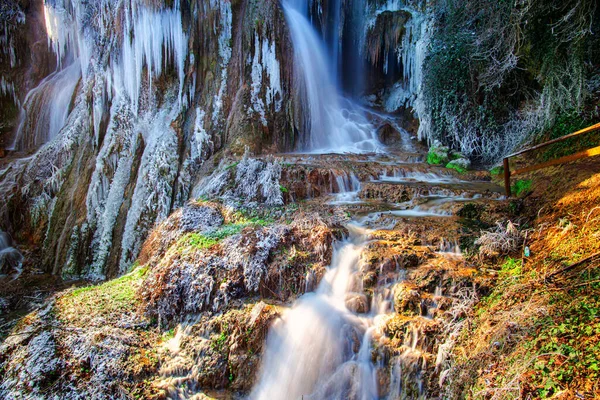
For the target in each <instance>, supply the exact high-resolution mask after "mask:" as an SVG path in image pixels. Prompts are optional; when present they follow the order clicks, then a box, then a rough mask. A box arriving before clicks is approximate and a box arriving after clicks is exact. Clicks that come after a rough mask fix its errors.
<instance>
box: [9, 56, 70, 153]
mask: <svg viewBox="0 0 600 400" xmlns="http://www.w3.org/2000/svg"><path fill="white" fill-rule="evenodd" d="M80 77H81V68H80V65H79V62H74V63H73V64H71V65H70V66H68V67H66V68H65V69H63V70H61V71H58V72H55V73H53V74H51V75H50V76H48V77H47V78H46V79H44V80H43V81H42V82H41V83H40V84H39V85H38V86H37V87H36V88H35V89H33V90H31V91H30V92H29V93H28V94H27V97H26V98H25V103H24V105H23V109H22V111H21V117H20V122H19V127H18V129H17V135H16V137H15V141H14V143H13V145H12V147H11V150H17V151H28V150H33V149H36V148H38V147H40V146H41V145H43V144H44V143H47V142H49V141H51V140H52V139H54V138H55V137H56V136H57V135H58V133H59V132H60V130H61V129H62V128H63V127H64V126H65V123H66V122H67V117H68V116H69V112H70V105H71V102H72V100H73V93H74V91H75V88H76V86H77V83H78V82H79V78H80Z"/></svg>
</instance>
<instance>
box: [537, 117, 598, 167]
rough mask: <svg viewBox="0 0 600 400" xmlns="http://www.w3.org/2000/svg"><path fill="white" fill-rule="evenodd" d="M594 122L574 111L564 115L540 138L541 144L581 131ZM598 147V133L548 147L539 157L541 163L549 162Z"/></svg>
mask: <svg viewBox="0 0 600 400" xmlns="http://www.w3.org/2000/svg"><path fill="white" fill-rule="evenodd" d="M595 122H596V120H595V119H594V118H593V117H588V116H585V115H584V116H582V115H581V114H580V113H577V112H576V111H572V112H568V113H564V114H562V115H560V116H559V117H558V118H557V121H556V123H555V124H554V125H553V126H552V128H551V129H550V130H549V131H548V132H547V134H546V135H544V137H542V138H541V140H540V141H541V142H543V141H547V140H552V139H558V138H560V137H563V136H566V135H568V134H571V133H574V132H577V131H579V130H581V129H584V128H587V127H588V126H591V125H593V124H594V123H595ZM596 146H600V134H598V132H592V133H587V134H584V135H579V136H577V137H574V138H572V139H567V140H565V141H563V142H559V143H556V144H553V145H550V146H548V147H547V148H546V149H545V150H544V151H543V152H542V154H541V155H540V158H541V160H542V161H549V160H553V159H556V158H560V157H564V156H568V155H571V154H574V153H577V152H579V151H583V150H587V149H590V148H592V147H596Z"/></svg>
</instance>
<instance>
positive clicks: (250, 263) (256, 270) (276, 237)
mask: <svg viewBox="0 0 600 400" xmlns="http://www.w3.org/2000/svg"><path fill="white" fill-rule="evenodd" d="M288 232H289V228H288V227H287V226H284V225H274V226H270V227H267V228H264V229H262V230H258V231H256V232H255V233H256V236H255V237H250V238H243V237H242V238H241V239H242V242H241V243H238V245H237V246H235V243H224V247H225V248H231V249H232V250H229V253H228V254H227V255H226V256H225V257H224V263H225V264H226V265H228V266H230V267H236V266H237V267H240V266H241V267H242V269H243V271H244V284H245V286H246V289H247V290H248V291H250V292H255V291H257V290H258V287H259V285H260V282H261V280H262V279H263V278H264V277H265V276H266V273H267V261H268V258H269V255H270V254H271V251H272V250H274V249H275V248H277V246H278V245H279V244H280V243H281V239H282V238H283V237H284V236H285V235H286V234H287V233H288ZM231 240H232V241H235V239H234V238H232V239H231ZM244 240H245V241H252V242H249V243H244V242H243V241H244ZM229 246H231V247H229Z"/></svg>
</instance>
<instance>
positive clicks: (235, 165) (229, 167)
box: [225, 161, 240, 171]
mask: <svg viewBox="0 0 600 400" xmlns="http://www.w3.org/2000/svg"><path fill="white" fill-rule="evenodd" d="M239 163H240V162H239V161H237V162H234V163H233V164H231V165H228V166H227V167H225V170H226V171H229V170H230V169H233V168H235V167H237V166H238V164H239Z"/></svg>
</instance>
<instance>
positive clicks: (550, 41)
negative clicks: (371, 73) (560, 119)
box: [423, 0, 600, 164]
mask: <svg viewBox="0 0 600 400" xmlns="http://www.w3.org/2000/svg"><path fill="white" fill-rule="evenodd" d="M598 14H599V10H598V8H597V7H596V2H595V1H593V0H567V1H565V2H562V3H560V5H558V4H557V3H556V2H539V1H538V2H535V1H533V0H525V1H520V2H517V3H516V4H515V2H513V1H497V2H489V1H485V0H477V1H467V0H447V1H445V2H442V3H440V4H439V5H438V7H436V14H435V30H434V33H433V35H432V38H431V44H430V48H429V53H428V57H427V60H426V62H425V63H424V65H425V67H424V68H425V71H424V74H423V76H424V86H423V95H424V103H425V110H426V114H427V118H429V119H430V120H431V122H432V123H431V127H432V128H431V129H432V131H431V132H429V133H428V134H429V139H430V140H433V139H437V140H440V141H442V142H443V143H444V144H447V145H449V146H451V147H453V148H456V149H459V150H460V151H461V152H463V153H464V154H466V155H469V156H472V157H474V158H475V159H477V160H479V161H481V162H483V163H485V164H492V163H494V162H497V161H498V160H499V159H501V158H502V156H504V155H506V154H507V153H508V152H510V151H511V150H513V149H514V148H515V147H516V146H517V145H519V144H520V143H522V142H523V141H526V140H529V139H531V138H532V135H534V134H536V133H538V132H540V131H542V130H543V129H544V128H547V127H551V126H552V125H553V124H554V121H555V120H556V119H557V116H559V115H561V114H562V113H565V112H567V111H572V112H574V113H575V114H576V115H577V114H580V113H581V112H582V111H583V110H584V109H585V106H586V101H588V100H591V101H593V100H594V99H595V98H597V97H598V96H597V93H596V91H597V89H598V86H599V85H598V83H597V82H596V81H597V78H596V76H597V74H598V71H597V70H596V67H594V65H598V61H599V60H600V53H599V52H598V51H596V50H595V49H596V48H597V47H598V44H599V43H598V42H599V38H598V37H597V36H594V35H593V32H595V31H597V28H598V26H599V25H600V18H598Z"/></svg>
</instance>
